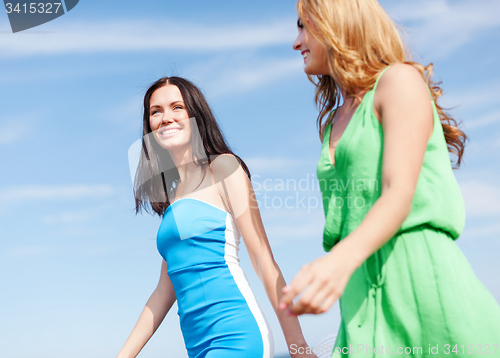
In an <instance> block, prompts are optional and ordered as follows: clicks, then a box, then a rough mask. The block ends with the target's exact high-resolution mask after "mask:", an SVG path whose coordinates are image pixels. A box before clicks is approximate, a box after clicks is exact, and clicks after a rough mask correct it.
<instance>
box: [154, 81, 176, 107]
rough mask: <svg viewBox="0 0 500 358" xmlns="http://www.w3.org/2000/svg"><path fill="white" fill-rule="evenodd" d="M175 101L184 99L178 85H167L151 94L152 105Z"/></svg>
mask: <svg viewBox="0 0 500 358" xmlns="http://www.w3.org/2000/svg"><path fill="white" fill-rule="evenodd" d="M175 101H183V98H182V94H181V91H180V90H179V88H178V87H177V86H174V85H165V86H162V87H160V88H158V89H156V90H155V91H154V92H153V94H152V95H151V99H150V102H151V105H154V104H157V103H167V104H168V103H172V102H175Z"/></svg>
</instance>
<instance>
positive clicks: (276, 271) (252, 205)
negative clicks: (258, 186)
mask: <svg viewBox="0 0 500 358" xmlns="http://www.w3.org/2000/svg"><path fill="white" fill-rule="evenodd" d="M224 157H225V158H224ZM221 159H222V160H221ZM212 168H213V170H214V175H215V177H216V178H217V180H216V181H217V182H218V183H219V184H218V186H219V187H218V190H219V193H220V195H221V196H222V197H223V198H225V201H226V204H227V206H228V207H230V208H231V211H232V213H233V217H235V221H236V225H237V226H238V230H239V231H240V234H241V236H242V237H243V240H244V242H245V246H246V248H247V251H248V254H249V256H250V260H251V262H252V266H253V268H254V270H255V272H256V273H257V275H258V276H259V278H260V280H261V281H262V283H263V285H264V288H265V290H266V293H267V296H268V298H269V301H270V303H271V305H272V307H273V309H274V311H275V313H276V316H277V318H278V321H279V323H280V325H281V328H282V330H283V334H284V336H285V339H286V342H287V345H288V347H289V350H290V347H291V348H292V349H293V348H296V349H294V350H293V351H297V354H292V357H294V358H295V357H315V356H314V355H307V354H300V353H299V352H301V353H302V352H306V351H307V348H308V346H307V343H306V341H305V339H304V336H303V334H302V330H301V328H300V324H299V321H298V319H297V317H295V316H288V315H286V314H285V312H283V311H280V310H279V309H278V303H279V300H280V299H281V297H282V296H283V293H282V289H283V287H285V285H286V282H285V279H284V278H283V274H282V273H281V270H280V268H279V266H278V264H277V263H276V261H275V260H274V256H273V254H272V251H271V246H270V245H269V241H268V239H267V235H266V232H265V229H264V225H263V223H262V219H261V216H260V211H259V207H258V204H257V200H256V198H255V194H254V191H253V188H252V185H251V183H250V180H249V179H248V177H247V175H246V174H245V172H244V171H243V168H242V167H241V166H239V164H238V163H237V161H236V159H235V158H234V157H233V156H227V155H224V156H219V157H218V158H217V159H216V160H214V162H213V163H212ZM230 168H232V170H231V169H230ZM235 168H237V169H236V170H235ZM221 183H224V185H225V188H224V187H222V184H221ZM226 195H227V197H226ZM300 348H302V349H300Z"/></svg>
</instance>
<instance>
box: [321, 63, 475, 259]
mask: <svg viewBox="0 0 500 358" xmlns="http://www.w3.org/2000/svg"><path fill="white" fill-rule="evenodd" d="M387 68H389V67H386V68H385V69H384V70H383V71H381V73H380V75H379V77H378V79H377V82H375V85H374V87H373V89H372V90H370V91H369V92H367V93H366V94H365V95H364V97H363V99H362V101H361V103H360V104H359V106H358V107H357V108H356V111H355V112H354V114H353V116H352V118H351V119H350V121H349V123H348V125H347V127H346V129H345V131H344V133H343V134H342V136H341V138H340V139H339V141H338V143H337V146H336V148H335V158H334V159H335V165H333V164H332V160H331V159H330V152H329V142H330V134H331V126H332V125H331V123H329V124H328V125H327V126H326V127H325V131H324V138H323V147H322V150H321V156H320V159H319V161H318V165H317V177H318V181H319V186H320V189H321V194H322V200H323V208H324V213H325V219H326V220H325V228H324V232H323V247H324V249H325V251H329V250H330V249H331V248H332V247H333V246H334V245H335V244H336V243H337V242H338V241H340V240H342V239H343V238H344V237H346V236H347V235H349V234H350V233H351V232H352V231H353V230H354V229H356V228H357V227H358V226H359V224H360V223H361V222H362V220H363V219H364V218H365V216H366V214H367V213H368V211H369V210H370V209H371V207H372V206H373V205H374V204H375V202H376V201H377V199H378V198H379V197H380V195H381V194H382V188H381V187H382V158H383V145H384V133H383V128H382V125H381V124H380V122H379V120H378V119H377V117H376V116H375V113H374V111H373V97H374V94H375V90H376V88H377V84H378V81H379V79H380V77H381V76H382V74H383V73H384V72H385V71H386V70H387ZM429 100H430V101H431V102H432V108H433V114H434V127H433V132H432V136H431V138H430V139H429V141H428V143H427V148H426V151H425V155H424V161H423V164H422V167H421V170H420V174H419V178H418V182H417V187H416V190H415V194H414V197H413V201H412V207H411V211H410V214H409V215H408V217H407V218H406V219H405V221H404V222H403V224H402V225H401V227H400V229H399V231H398V233H400V232H404V231H407V230H409V229H411V228H415V227H419V226H421V225H424V224H425V225H428V226H430V227H433V228H436V229H439V230H442V231H445V232H447V233H449V234H450V236H451V237H452V238H453V239H457V238H458V237H459V235H460V233H461V232H462V230H463V227H464V224H465V208H464V203H463V199H462V195H461V192H460V188H459V186H458V183H457V181H456V179H455V176H454V174H453V170H452V167H451V161H450V157H449V153H448V147H447V144H446V140H445V138H444V133H443V128H442V125H441V120H440V118H439V114H438V112H437V110H436V107H435V104H434V102H433V101H432V98H430V99H429ZM408 135H411V133H408Z"/></svg>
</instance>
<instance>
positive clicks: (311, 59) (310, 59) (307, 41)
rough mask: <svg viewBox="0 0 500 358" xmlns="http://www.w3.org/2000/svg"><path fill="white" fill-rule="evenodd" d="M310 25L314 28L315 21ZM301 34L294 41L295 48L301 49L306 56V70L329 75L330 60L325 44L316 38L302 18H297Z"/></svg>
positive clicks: (306, 71)
mask: <svg viewBox="0 0 500 358" xmlns="http://www.w3.org/2000/svg"><path fill="white" fill-rule="evenodd" d="M308 25H309V26H310V27H311V28H312V29H314V28H315V27H314V24H313V23H308ZM297 28H298V30H299V34H298V35H297V39H296V40H295V42H294V43H293V49H294V50H297V51H300V53H301V54H302V57H303V58H304V72H305V73H307V74H308V75H328V74H329V68H328V61H327V57H326V51H325V47H324V45H323V44H322V43H321V42H319V41H318V40H316V38H315V37H314V36H313V35H312V34H311V33H310V32H309V30H308V29H307V27H306V26H304V24H303V23H302V19H301V18H299V19H298V20H297Z"/></svg>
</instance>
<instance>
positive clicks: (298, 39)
mask: <svg viewBox="0 0 500 358" xmlns="http://www.w3.org/2000/svg"><path fill="white" fill-rule="evenodd" d="M300 46H302V43H301V41H300V34H299V35H297V38H296V39H295V42H294V43H293V45H292V47H293V49H294V50H300Z"/></svg>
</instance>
